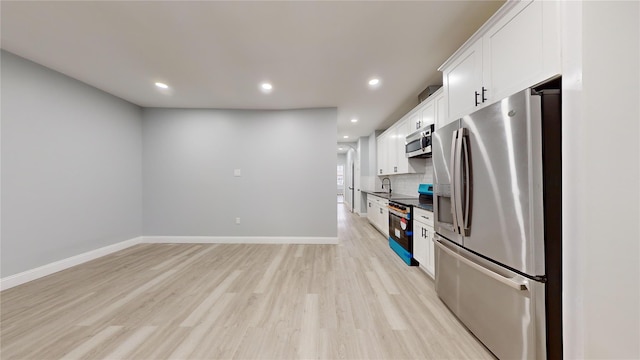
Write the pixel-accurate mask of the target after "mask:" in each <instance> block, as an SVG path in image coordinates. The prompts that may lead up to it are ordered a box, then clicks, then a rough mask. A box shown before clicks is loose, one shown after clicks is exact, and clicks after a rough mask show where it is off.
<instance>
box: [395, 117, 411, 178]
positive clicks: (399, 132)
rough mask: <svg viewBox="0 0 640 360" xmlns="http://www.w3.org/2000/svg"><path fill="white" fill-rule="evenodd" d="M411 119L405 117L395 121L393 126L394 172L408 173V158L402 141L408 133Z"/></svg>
mask: <svg viewBox="0 0 640 360" xmlns="http://www.w3.org/2000/svg"><path fill="white" fill-rule="evenodd" d="M411 124H412V122H411V119H410V118H407V119H405V120H401V121H400V122H399V123H397V126H396V128H395V132H394V134H395V141H394V144H395V146H394V147H395V151H396V153H395V163H396V165H395V167H394V169H393V170H394V172H393V173H394V174H407V173H409V159H408V158H407V157H406V156H405V147H404V142H405V140H406V138H407V135H409V131H410V130H409V129H410V128H411Z"/></svg>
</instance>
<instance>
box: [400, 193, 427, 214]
mask: <svg viewBox="0 0 640 360" xmlns="http://www.w3.org/2000/svg"><path fill="white" fill-rule="evenodd" d="M393 202H395V203H398V204H402V205H406V206H414V207H419V208H421V209H424V210H427V211H433V198H432V197H428V198H425V197H422V196H421V198H413V199H394V200H393Z"/></svg>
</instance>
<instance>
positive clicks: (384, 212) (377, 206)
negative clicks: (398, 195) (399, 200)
mask: <svg viewBox="0 0 640 360" xmlns="http://www.w3.org/2000/svg"><path fill="white" fill-rule="evenodd" d="M388 206H389V200H387V199H384V198H381V197H379V196H375V195H371V194H367V219H369V222H370V223H371V225H373V226H374V227H375V228H376V229H378V230H379V231H380V232H381V233H382V234H383V235H384V236H385V237H387V238H388V237H389V208H388Z"/></svg>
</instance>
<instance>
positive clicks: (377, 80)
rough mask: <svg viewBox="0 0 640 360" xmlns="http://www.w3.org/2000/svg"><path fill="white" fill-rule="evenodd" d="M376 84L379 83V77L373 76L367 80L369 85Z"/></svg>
mask: <svg viewBox="0 0 640 360" xmlns="http://www.w3.org/2000/svg"><path fill="white" fill-rule="evenodd" d="M378 84H380V79H378V78H373V79H371V80H369V85H371V86H376V85H378Z"/></svg>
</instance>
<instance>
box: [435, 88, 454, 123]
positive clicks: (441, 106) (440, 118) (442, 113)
mask: <svg viewBox="0 0 640 360" xmlns="http://www.w3.org/2000/svg"><path fill="white" fill-rule="evenodd" d="M433 103H434V104H435V106H436V118H435V124H436V126H435V128H436V129H439V128H441V127H442V126H444V125H446V124H448V123H449V122H450V121H449V119H448V117H447V105H448V104H447V97H446V96H445V95H444V91H441V92H440V93H439V94H438V95H437V96H436V97H435V99H433Z"/></svg>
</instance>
